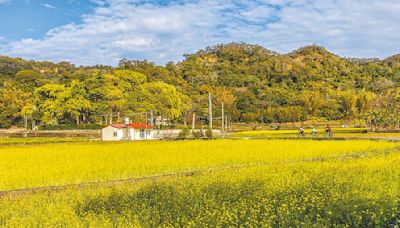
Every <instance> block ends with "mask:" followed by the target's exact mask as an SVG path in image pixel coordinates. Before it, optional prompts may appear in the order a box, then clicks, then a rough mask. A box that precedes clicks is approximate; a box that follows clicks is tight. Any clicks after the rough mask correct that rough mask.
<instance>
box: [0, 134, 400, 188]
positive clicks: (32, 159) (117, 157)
mask: <svg viewBox="0 0 400 228" xmlns="http://www.w3.org/2000/svg"><path fill="white" fill-rule="evenodd" d="M397 147H398V144H396V143H390V142H372V141H345V142H337V141H329V142H325V141H297V140H212V141H172V142H159V141H153V142H125V143H124V142H122V143H103V142H85V143H73V144H71V143H65V144H45V145H27V146H15V147H12V146H7V147H0V190H3V191H4V190H13V189H23V188H31V187H43V186H54V185H56V186H58V185H68V184H79V183H85V182H93V181H106V180H116V179H125V178H135V177H143V176H151V175H158V174H164V173H177V172H184V171H188V170H190V171H193V170H195V171H196V170H208V169H213V168H224V167H232V166H243V165H248V166H252V165H257V164H269V163H280V162H290V161H296V160H302V159H312V158H326V157H332V156H340V155H349V154H360V153H363V154H364V153H366V154H368V153H374V152H376V151H379V150H394V149H396V148H397Z"/></svg>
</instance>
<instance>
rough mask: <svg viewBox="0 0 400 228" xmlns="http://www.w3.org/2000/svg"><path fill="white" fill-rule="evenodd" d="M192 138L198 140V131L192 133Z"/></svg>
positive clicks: (199, 134) (199, 135)
mask: <svg viewBox="0 0 400 228" xmlns="http://www.w3.org/2000/svg"><path fill="white" fill-rule="evenodd" d="M192 135H193V138H195V139H198V138H200V137H201V133H200V131H192Z"/></svg>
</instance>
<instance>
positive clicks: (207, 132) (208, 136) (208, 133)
mask: <svg viewBox="0 0 400 228" xmlns="http://www.w3.org/2000/svg"><path fill="white" fill-rule="evenodd" d="M206 136H207V138H209V139H211V138H212V137H213V132H212V129H211V128H208V129H207V131H206Z"/></svg>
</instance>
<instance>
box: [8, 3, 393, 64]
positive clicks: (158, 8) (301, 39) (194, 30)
mask: <svg viewBox="0 0 400 228" xmlns="http://www.w3.org/2000/svg"><path fill="white" fill-rule="evenodd" d="M0 22H1V23H0V55H9V56H13V57H23V58H28V59H35V60H48V61H56V62H59V61H70V62H72V63H75V64H77V65H93V64H107V65H116V64H117V63H118V61H119V60H120V59H121V58H124V57H125V58H130V59H148V60H150V61H154V62H156V63H158V64H165V63H166V62H167V61H169V60H172V61H175V62H176V61H180V60H182V58H183V54H187V53H193V52H195V51H197V50H198V49H201V48H205V47H206V46H209V45H214V44H218V43H227V42H231V41H237V42H239V41H244V42H247V43H252V44H260V45H262V46H264V47H266V48H268V49H270V50H274V51H278V52H281V53H287V52H290V51H292V50H294V49H297V48H299V47H301V46H305V45H310V44H317V45H322V46H324V47H326V48H327V49H328V50H330V51H332V52H334V53H335V54H339V55H341V56H347V57H379V58H385V57H388V56H390V55H393V54H398V53H400V38H399V37H400V28H399V26H398V24H399V23H400V1H399V0H318V1H316V0H315V1H313V0H253V1H239V0H175V1H168V0H86V1H83V0H0Z"/></svg>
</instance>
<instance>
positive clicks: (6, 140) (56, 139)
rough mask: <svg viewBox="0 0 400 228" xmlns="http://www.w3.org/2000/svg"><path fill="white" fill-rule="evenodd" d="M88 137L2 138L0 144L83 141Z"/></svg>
mask: <svg viewBox="0 0 400 228" xmlns="http://www.w3.org/2000/svg"><path fill="white" fill-rule="evenodd" d="M88 140H89V139H87V138H68V137H62V138H61V137H53V138H46V137H43V138H38V137H36V138H0V145H15V144H43V143H65V142H83V141H88Z"/></svg>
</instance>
